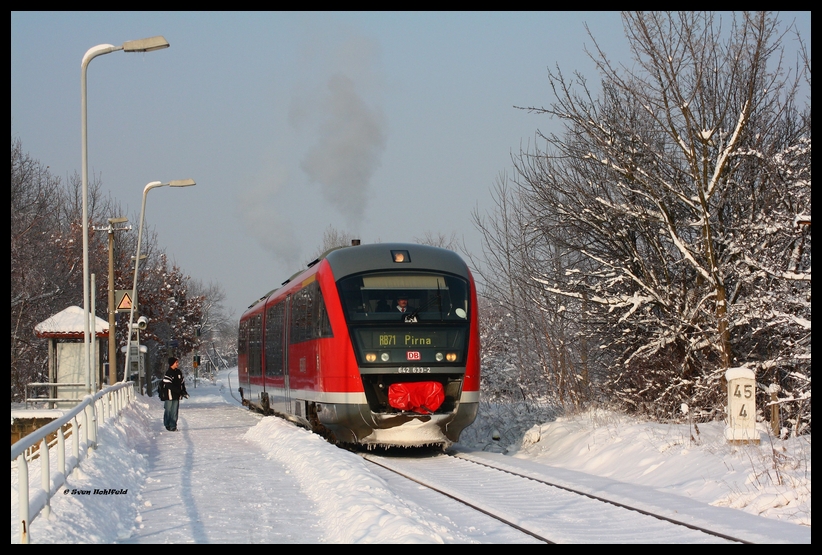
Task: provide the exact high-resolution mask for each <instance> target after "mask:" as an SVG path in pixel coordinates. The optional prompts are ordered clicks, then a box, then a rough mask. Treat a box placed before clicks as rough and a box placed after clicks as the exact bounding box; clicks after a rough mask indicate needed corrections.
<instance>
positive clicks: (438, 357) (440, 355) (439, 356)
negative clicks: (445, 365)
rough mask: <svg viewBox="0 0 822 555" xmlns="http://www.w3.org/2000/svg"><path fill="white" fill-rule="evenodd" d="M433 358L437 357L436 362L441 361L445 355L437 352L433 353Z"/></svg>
mask: <svg viewBox="0 0 822 555" xmlns="http://www.w3.org/2000/svg"><path fill="white" fill-rule="evenodd" d="M434 358H436V359H437V362H442V359H444V358H445V357H444V356H443V355H442V353H437V354H436V355H434Z"/></svg>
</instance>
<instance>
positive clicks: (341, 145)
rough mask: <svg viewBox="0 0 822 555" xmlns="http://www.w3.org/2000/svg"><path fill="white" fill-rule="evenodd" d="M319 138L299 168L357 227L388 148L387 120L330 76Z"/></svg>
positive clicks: (349, 85) (344, 81) (346, 81)
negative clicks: (372, 178) (375, 173)
mask: <svg viewBox="0 0 822 555" xmlns="http://www.w3.org/2000/svg"><path fill="white" fill-rule="evenodd" d="M321 110H322V114H321V116H322V117H323V121H322V122H321V124H320V137H319V139H318V141H317V143H316V144H315V145H314V146H312V147H311V148H310V149H309V151H308V153H307V154H306V156H305V158H303V160H302V163H301V164H300V167H301V168H302V169H303V171H305V173H306V174H307V175H308V176H309V178H310V179H311V180H312V181H314V182H316V183H319V184H320V186H321V190H322V194H323V197H324V198H325V199H326V200H327V201H328V202H330V203H331V204H332V205H333V206H334V207H335V208H337V210H339V212H340V213H341V214H342V215H343V216H344V217H345V218H346V220H347V221H348V224H349V225H351V226H352V227H356V225H357V222H358V221H359V220H361V219H362V217H363V215H364V213H365V209H366V207H367V204H368V190H369V185H370V181H371V177H372V176H373V174H374V172H375V171H376V169H377V168H378V167H379V165H380V162H381V156H382V152H383V150H385V144H386V134H385V131H384V127H385V122H384V117H383V115H382V113H381V112H380V111H379V109H375V108H370V107H369V106H368V105H367V104H366V102H365V101H364V100H363V99H362V97H360V95H358V94H357V91H356V87H355V84H354V82H353V81H352V80H351V79H350V78H348V77H346V76H345V75H343V74H341V73H337V74H334V75H332V76H331V77H330V78H329V80H328V94H327V95H326V96H325V97H324V99H323V103H322V106H321Z"/></svg>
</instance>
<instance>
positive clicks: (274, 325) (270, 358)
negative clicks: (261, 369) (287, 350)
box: [265, 301, 286, 376]
mask: <svg viewBox="0 0 822 555" xmlns="http://www.w3.org/2000/svg"><path fill="white" fill-rule="evenodd" d="M285 329H286V328H285V301H281V302H279V303H278V304H275V305H274V306H271V307H269V308H268V310H267V311H266V315H265V375H266V376H282V375H283V343H284V341H285V337H284V334H285Z"/></svg>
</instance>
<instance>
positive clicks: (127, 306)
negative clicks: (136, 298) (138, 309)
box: [117, 293, 131, 310]
mask: <svg viewBox="0 0 822 555" xmlns="http://www.w3.org/2000/svg"><path fill="white" fill-rule="evenodd" d="M117 310H131V296H130V295H129V294H128V293H124V294H123V298H122V299H120V302H119V303H117Z"/></svg>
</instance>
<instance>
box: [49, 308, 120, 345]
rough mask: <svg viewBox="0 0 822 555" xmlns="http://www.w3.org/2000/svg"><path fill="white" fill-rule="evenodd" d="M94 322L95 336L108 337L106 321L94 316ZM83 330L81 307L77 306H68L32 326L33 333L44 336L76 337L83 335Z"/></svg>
mask: <svg viewBox="0 0 822 555" xmlns="http://www.w3.org/2000/svg"><path fill="white" fill-rule="evenodd" d="M89 324H91V319H89ZM94 324H95V325H94V333H95V335H96V336H97V337H108V322H106V321H105V320H103V319H102V318H98V317H97V316H95V317H94ZM83 331H84V329H83V309H82V308H80V307H79V306H70V307H68V308H67V309H65V310H63V311H62V312H58V313H57V314H55V315H53V316H50V317H48V318H46V319H45V320H43V321H42V322H40V323H39V324H37V325H36V326H34V335H36V336H37V337H46V338H48V337H58V338H59V337H64V338H78V337H83Z"/></svg>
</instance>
